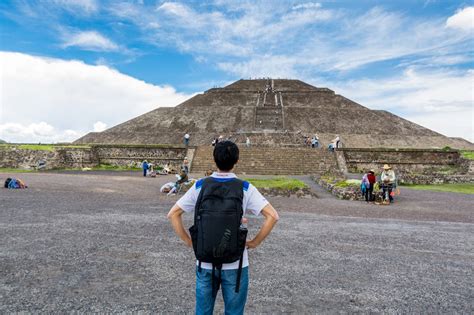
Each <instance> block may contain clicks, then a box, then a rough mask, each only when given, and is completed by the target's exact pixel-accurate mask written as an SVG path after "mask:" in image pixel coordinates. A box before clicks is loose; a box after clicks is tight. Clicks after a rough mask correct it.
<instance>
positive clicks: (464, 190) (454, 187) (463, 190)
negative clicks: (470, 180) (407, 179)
mask: <svg viewBox="0 0 474 315" xmlns="http://www.w3.org/2000/svg"><path fill="white" fill-rule="evenodd" d="M403 187H405V188H409V189H417V190H430V191H441V192H454V193H460V194H471V195H472V194H474V184H440V185H406V186H403Z"/></svg>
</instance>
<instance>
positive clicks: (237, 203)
mask: <svg viewBox="0 0 474 315" xmlns="http://www.w3.org/2000/svg"><path fill="white" fill-rule="evenodd" d="M198 184H200V183H199V182H198V183H197V184H196V185H198ZM243 186H244V181H242V180H240V179H237V178H235V179H232V180H230V181H225V182H221V181H219V180H216V179H214V178H212V177H207V178H205V179H204V180H203V182H202V188H201V191H200V193H199V197H198V199H197V202H196V207H195V211H194V225H193V226H191V227H190V228H189V232H190V234H191V239H192V242H193V248H194V254H195V255H196V259H197V260H198V261H199V267H198V270H199V271H201V262H207V263H212V288H213V295H214V296H215V295H217V291H218V289H219V286H220V280H221V279H220V278H221V277H220V274H221V270H222V264H226V263H232V262H235V261H237V260H239V269H238V273H237V283H236V287H235V292H239V287H240V275H241V272H242V259H243V252H244V249H245V241H246V238H247V229H246V228H243V227H241V221H242V216H243V209H242V201H243V198H244V191H243ZM215 269H218V271H219V278H218V281H217V282H216V280H215V278H214V272H215Z"/></svg>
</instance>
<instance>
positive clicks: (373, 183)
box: [361, 164, 397, 203]
mask: <svg viewBox="0 0 474 315" xmlns="http://www.w3.org/2000/svg"><path fill="white" fill-rule="evenodd" d="M396 188H397V187H396V176H395V172H394V171H393V170H392V168H391V167H390V166H389V165H388V164H385V165H384V166H383V171H382V173H381V174H380V181H379V182H377V178H376V176H375V171H374V170H373V169H371V170H369V171H368V172H367V173H366V174H364V176H363V177H362V183H361V191H362V194H363V195H364V197H365V201H366V202H371V201H375V194H374V191H375V192H378V191H381V192H382V202H385V203H393V196H394V189H396Z"/></svg>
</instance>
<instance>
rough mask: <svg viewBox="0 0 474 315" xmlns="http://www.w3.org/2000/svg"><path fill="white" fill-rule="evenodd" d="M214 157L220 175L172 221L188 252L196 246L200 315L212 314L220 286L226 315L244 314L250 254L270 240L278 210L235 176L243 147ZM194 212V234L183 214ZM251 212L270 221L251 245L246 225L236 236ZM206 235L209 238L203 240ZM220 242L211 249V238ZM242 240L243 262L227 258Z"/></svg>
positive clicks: (175, 210) (197, 188) (183, 203)
mask: <svg viewBox="0 0 474 315" xmlns="http://www.w3.org/2000/svg"><path fill="white" fill-rule="evenodd" d="M213 155H214V161H215V163H216V165H217V168H218V171H217V172H214V173H213V174H212V175H211V176H209V177H206V178H203V179H200V180H198V181H197V182H196V183H195V184H194V185H193V186H192V187H191V188H190V189H189V190H188V191H187V192H186V194H185V195H184V196H183V197H181V198H180V199H179V200H178V201H177V202H176V204H175V205H174V206H173V207H172V208H171V210H170V211H169V213H168V218H169V219H170V221H171V225H172V226H173V229H174V231H175V232H176V234H177V235H178V236H179V237H180V238H181V240H183V242H184V243H185V244H186V245H187V246H188V247H193V249H194V252H195V254H196V257H197V259H198V261H197V262H196V310H195V311H196V314H212V312H213V310H214V303H215V299H216V296H217V292H218V290H219V286H222V295H223V299H224V307H225V314H243V313H244V308H245V303H246V301H247V291H248V282H249V278H248V265H249V262H248V253H247V249H253V248H256V247H257V246H259V245H260V244H261V243H262V242H263V240H264V239H265V238H266V237H267V236H268V235H269V233H270V232H271V230H272V229H273V227H274V226H275V224H276V222H277V221H278V219H279V217H278V213H277V212H276V210H275V209H274V208H273V207H272V205H271V204H270V203H269V202H268V201H267V200H266V199H265V198H264V197H263V196H262V195H261V194H260V192H259V191H258V190H257V189H256V188H255V187H254V186H253V185H252V184H250V183H248V182H246V181H242V180H240V179H238V178H237V177H236V176H235V174H234V173H232V170H233V168H234V166H235V164H236V163H237V162H238V160H239V148H238V146H237V145H236V144H235V143H233V142H230V141H223V142H219V143H218V144H216V147H215V148H214V153H213ZM220 192H221V193H220ZM229 205H230V206H229ZM234 206H237V211H238V212H239V213H240V216H237V217H235V216H234V212H233V210H232V209H233V207H234ZM222 209H226V210H222ZM227 209H228V210H227ZM229 210H230V211H229ZM193 211H194V212H195V217H194V225H193V226H192V227H191V228H190V229H189V230H190V233H188V232H187V231H186V230H185V228H184V225H183V220H182V215H183V213H191V212H193ZM223 211H224V212H225V215H223V214H224V213H223ZM237 211H236V212H235V213H237ZM249 212H250V213H252V214H254V215H260V214H262V215H263V216H264V217H265V220H264V222H263V224H262V226H261V227H260V230H259V231H258V233H257V234H256V236H255V237H254V238H253V239H252V240H246V235H247V229H246V228H244V227H243V226H242V225H241V226H240V228H239V229H238V232H236V234H237V233H239V234H238V235H236V236H234V232H233V231H234V230H235V229H236V228H237V227H238V225H239V224H240V223H241V222H242V223H243V222H244V221H245V219H242V215H245V214H246V213H249ZM229 218H230V219H229ZM233 218H236V219H237V220H238V221H237V222H236V224H235V222H234V221H232V222H233V223H232V226H230V225H229V228H227V227H225V226H226V223H229V222H228V220H234V219H233ZM235 225H236V226H235ZM222 226H224V228H223V227H222ZM221 230H222V233H221V232H220V231H221ZM218 231H219V232H218ZM190 234H191V235H190ZM204 235H205V236H206V237H203V236H204ZM214 238H215V239H216V240H217V241H216V242H214V243H213V244H214V245H213V246H208V245H209V243H211V240H210V239H214ZM236 238H237V239H238V240H239V242H238V243H239V245H238V247H239V253H240V254H239V255H238V256H237V257H240V258H237V259H235V257H234V256H232V257H227V256H226V254H225V253H228V252H229V251H228V250H229V248H232V247H237V245H232V244H234V242H230V241H229V240H231V239H236ZM235 244H237V243H235ZM206 248H207V249H208V253H207V255H210V256H212V257H211V259H208V260H207V261H205V260H204V259H203V258H202V257H203V256H202V255H203V253H202V252H203V251H204V249H206ZM219 253H220V254H219ZM222 253H224V254H222ZM198 256H199V257H201V259H199V257H198ZM219 258H220V259H222V260H221V261H223V262H224V263H222V264H220V265H219V264H218V263H215V261H216V259H219Z"/></svg>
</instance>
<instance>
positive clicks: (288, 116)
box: [75, 79, 474, 148]
mask: <svg viewBox="0 0 474 315" xmlns="http://www.w3.org/2000/svg"><path fill="white" fill-rule="evenodd" d="M186 133H188V134H190V135H191V141H190V144H191V145H208V144H210V142H211V141H212V139H213V138H214V137H216V136H219V135H223V136H224V137H225V138H227V137H230V138H231V139H233V140H235V141H236V142H239V143H243V142H245V139H246V137H249V138H250V139H251V141H252V144H255V145H276V146H289V145H295V144H297V143H301V139H302V136H303V135H308V136H311V135H313V134H317V135H318V136H319V138H320V141H321V143H322V144H323V145H327V143H329V142H330V141H331V140H332V139H333V138H334V137H335V135H339V136H340V137H341V139H342V142H343V145H344V146H345V147H359V148H367V147H393V148H406V147H411V148H433V147H438V148H442V147H445V146H450V147H453V148H473V147H474V145H473V144H472V143H470V142H468V141H466V140H464V139H460V138H449V137H446V136H444V135H442V134H439V133H437V132H435V131H432V130H430V129H427V128H425V127H422V126H420V125H417V124H415V123H413V122H410V121H408V120H406V119H403V118H401V117H399V116H397V115H394V114H392V113H390V112H388V111H383V110H371V109H369V108H367V107H364V106H362V105H360V104H358V103H356V102H354V101H352V100H350V99H348V98H345V97H344V96H341V95H338V94H336V93H335V92H334V91H332V90H330V89H328V88H319V87H315V86H312V85H310V84H307V83H305V82H302V81H300V80H287V79H256V80H243V79H242V80H238V81H236V82H234V83H232V84H230V85H227V86H225V87H223V88H211V89H209V90H207V91H205V92H204V93H202V94H197V95H195V96H194V97H192V98H190V99H188V100H187V101H185V102H183V103H181V104H179V105H177V106H176V107H166V108H165V107H160V108H157V109H155V110H153V111H151V112H148V113H146V114H143V115H141V116H138V117H136V118H133V119H131V120H129V121H126V122H124V123H122V124H119V125H117V126H114V127H112V128H109V129H107V130H105V131H102V132H91V133H89V134H87V135H85V136H84V137H82V138H80V139H78V140H76V141H75V143H90V144H93V143H101V144H182V143H183V135H184V134H186Z"/></svg>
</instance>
